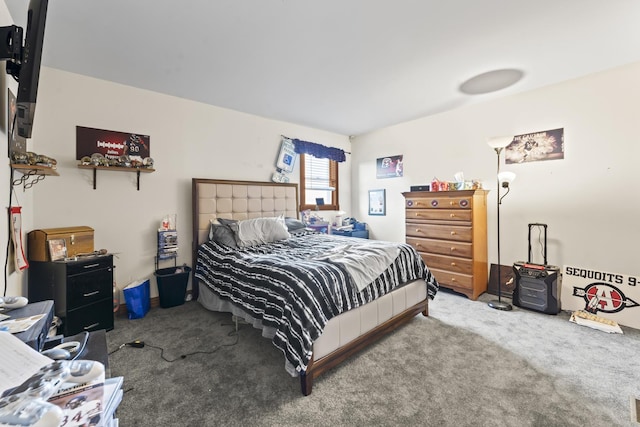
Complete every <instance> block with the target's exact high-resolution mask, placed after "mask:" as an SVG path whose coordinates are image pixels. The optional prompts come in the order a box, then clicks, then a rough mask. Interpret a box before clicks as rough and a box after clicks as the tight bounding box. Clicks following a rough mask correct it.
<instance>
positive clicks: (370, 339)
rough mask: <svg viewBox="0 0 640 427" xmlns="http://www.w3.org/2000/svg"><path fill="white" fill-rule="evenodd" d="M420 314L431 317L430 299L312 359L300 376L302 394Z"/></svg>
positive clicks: (306, 393) (308, 393)
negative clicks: (314, 383) (366, 348)
mask: <svg viewBox="0 0 640 427" xmlns="http://www.w3.org/2000/svg"><path fill="white" fill-rule="evenodd" d="M418 313H422V314H423V315H424V316H429V299H428V298H427V299H425V300H423V301H420V302H419V303H417V304H416V305H414V306H412V307H409V308H408V309H406V310H405V311H403V312H402V313H400V314H398V315H396V316H394V317H392V318H391V319H389V320H387V321H386V322H384V323H382V324H380V325H378V326H377V327H375V328H373V329H372V330H370V331H369V332H367V333H366V334H364V335H361V336H360V337H358V338H356V339H355V340H353V341H351V342H350V343H349V344H347V345H345V346H342V347H340V348H338V349H337V350H335V351H333V352H332V353H329V354H327V355H326V356H324V357H322V358H320V359H318V360H313V359H311V361H310V362H309V365H308V366H307V370H306V371H305V372H304V373H301V374H300V389H301V391H302V394H303V395H305V396H308V395H310V394H311V391H312V388H313V380H314V379H315V378H317V377H318V376H320V375H321V374H322V373H323V372H326V371H328V370H329V369H331V368H333V367H334V366H337V365H339V364H340V363H342V362H343V361H344V360H346V359H347V358H349V357H350V356H352V355H353V354H355V353H357V352H359V351H360V350H362V349H363V348H365V347H367V346H369V345H370V344H372V343H374V342H376V341H378V340H379V339H380V338H382V337H384V336H385V335H387V334H388V333H390V332H392V331H393V330H395V329H396V328H398V327H400V326H402V325H404V324H405V323H407V322H409V321H410V320H411V319H413V318H414V317H415V316H416V315H417V314H418Z"/></svg>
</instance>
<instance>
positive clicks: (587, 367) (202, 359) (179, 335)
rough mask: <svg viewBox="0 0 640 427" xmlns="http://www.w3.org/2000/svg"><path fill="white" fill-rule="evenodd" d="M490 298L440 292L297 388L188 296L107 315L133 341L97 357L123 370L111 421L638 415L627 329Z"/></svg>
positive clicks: (512, 421)
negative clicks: (133, 312) (307, 390)
mask: <svg viewBox="0 0 640 427" xmlns="http://www.w3.org/2000/svg"><path fill="white" fill-rule="evenodd" d="M492 298H494V297H493V296H491V295H486V294H485V295H483V296H482V297H481V298H480V300H479V301H470V300H468V299H467V298H465V297H462V296H458V295H455V294H452V293H447V292H442V291H441V292H440V293H438V295H437V296H436V299H435V301H433V302H432V304H431V305H430V313H431V316H430V317H428V318H425V317H423V316H422V315H419V316H417V317H416V318H415V319H413V321H411V323H409V324H408V325H406V326H404V327H402V328H400V329H399V330H397V331H396V332H395V333H393V334H392V335H390V336H388V337H386V338H384V339H383V340H382V341H380V342H378V343H377V344H376V345H374V346H373V347H370V348H368V349H366V350H364V351H362V352H361V353H359V354H358V355H356V356H355V357H353V358H351V359H350V360H348V361H347V362H346V363H344V364H342V365H341V366H340V367H337V368H335V369H333V370H332V371H330V372H328V373H326V374H325V375H323V376H321V377H320V378H318V379H317V380H316V382H315V384H314V388H313V393H312V394H311V395H310V396H308V397H304V396H302V395H301V393H300V390H299V381H298V379H297V378H292V377H290V376H289V375H288V374H287V373H286V372H285V370H284V359H283V357H282V354H281V353H280V352H279V350H277V349H276V348H275V347H273V346H272V344H271V343H270V342H269V341H268V340H266V339H265V338H262V337H261V336H260V332H259V331H258V330H256V329H253V328H252V327H250V326H248V325H242V324H241V325H240V328H239V331H238V334H237V335H229V334H230V333H233V331H234V327H233V325H232V324H231V319H230V316H229V315H224V314H219V313H212V312H209V311H206V310H205V309H203V308H202V307H201V306H200V305H199V304H198V303H197V302H188V303H185V304H184V305H181V306H177V307H172V308H167V309H163V308H154V309H152V310H151V311H150V312H149V313H148V314H147V315H146V316H145V317H144V318H143V319H136V320H128V319H126V318H123V317H117V319H116V324H115V329H114V330H113V331H111V332H109V333H107V341H108V344H109V349H110V351H114V350H116V349H117V348H118V347H119V346H120V344H122V343H125V342H129V341H133V340H143V341H145V343H146V344H147V345H146V346H145V347H144V348H132V347H123V348H122V349H120V350H117V351H115V352H113V353H112V354H111V356H110V357H109V363H110V368H111V374H112V375H113V376H116V375H122V376H124V377H125V381H124V389H125V391H126V392H125V395H124V399H123V402H122V404H121V405H120V407H119V409H118V417H119V419H120V425H121V426H124V427H127V426H159V425H163V426H218V425H254V426H257V425H268V426H275V425H291V426H293V425H318V426H321V425H322V426H324V425H332V426H335V425H367V426H369V425H381V426H382V425H384V426H387V425H416V426H617V425H619V426H627V425H628V426H632V425H636V426H637V425H638V424H633V423H632V422H631V421H630V410H629V406H630V404H629V399H630V397H631V396H638V397H640V367H639V366H638V361H637V360H638V355H639V354H640V331H638V330H635V329H630V328H623V330H624V332H625V333H624V335H610V334H606V333H604V332H600V331H596V330H593V329H589V328H586V327H581V326H577V325H575V324H572V323H570V322H569V321H568V313H561V314H559V315H557V316H552V315H546V314H541V313H536V312H532V311H529V310H523V309H518V308H515V309H514V311H512V312H501V311H496V310H494V309H491V308H489V307H488V306H487V305H486V301H487V300H488V299H492ZM152 346H153V347H152ZM155 347H158V348H155ZM160 348H161V349H163V350H161V349H160ZM196 352H200V353H196ZM207 352H211V353H207ZM161 353H162V356H164V358H165V359H168V360H175V361H173V362H168V361H166V360H164V359H163V358H162V357H161ZM190 353H196V354H190ZM182 355H186V357H184V358H183V357H181V356H182Z"/></svg>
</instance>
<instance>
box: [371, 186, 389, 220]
mask: <svg viewBox="0 0 640 427" xmlns="http://www.w3.org/2000/svg"><path fill="white" fill-rule="evenodd" d="M384 191H385V190H369V215H386V213H387V208H386V200H385V194H384Z"/></svg>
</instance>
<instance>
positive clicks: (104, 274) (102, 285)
mask: <svg viewBox="0 0 640 427" xmlns="http://www.w3.org/2000/svg"><path fill="white" fill-rule="evenodd" d="M104 298H110V299H112V298H113V272H112V271H111V269H108V270H96V271H93V272H91V273H86V274H77V275H75V276H69V277H68V278H67V310H73V309H74V308H78V307H82V306H83V305H86V304H91V303H93V302H96V301H99V300H101V299H104Z"/></svg>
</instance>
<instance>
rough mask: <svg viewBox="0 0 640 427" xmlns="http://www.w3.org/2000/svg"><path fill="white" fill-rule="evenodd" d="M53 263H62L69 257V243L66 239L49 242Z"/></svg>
mask: <svg viewBox="0 0 640 427" xmlns="http://www.w3.org/2000/svg"><path fill="white" fill-rule="evenodd" d="M47 243H48V245H49V257H50V258H51V261H60V260H61V259H65V258H66V257H67V243H66V242H65V240H64V239H51V240H47Z"/></svg>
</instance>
